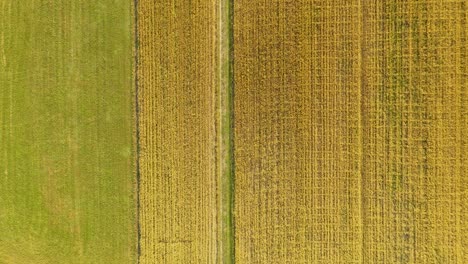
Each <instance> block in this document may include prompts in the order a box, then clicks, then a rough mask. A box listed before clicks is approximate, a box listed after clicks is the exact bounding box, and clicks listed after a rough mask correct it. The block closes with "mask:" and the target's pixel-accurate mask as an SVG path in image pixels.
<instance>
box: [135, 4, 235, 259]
mask: <svg viewBox="0 0 468 264" xmlns="http://www.w3.org/2000/svg"><path fill="white" fill-rule="evenodd" d="M221 10H222V9H221V6H220V3H219V1H175V0H171V1H150V0H143V1H139V3H138V6H137V40H138V46H137V55H138V65H137V78H138V85H137V89H138V100H139V121H138V124H139V125H138V127H139V135H140V143H139V145H140V151H139V160H140V179H141V180H140V199H139V200H140V214H139V219H140V221H139V225H140V248H141V249H140V250H141V255H140V263H221V261H222V259H224V258H229V257H230V255H229V253H228V252H226V250H224V248H227V250H229V245H227V246H224V242H223V241H225V237H226V236H223V234H224V233H227V232H229V230H230V229H229V226H226V225H225V223H227V219H229V211H226V210H225V209H226V208H225V207H224V206H223V204H228V203H226V202H227V200H226V198H224V197H223V196H221V193H224V192H220V190H221V189H222V188H226V183H224V182H222V181H221V178H220V175H222V174H224V173H225V172H226V171H228V168H226V166H227V165H226V164H227V163H226V162H224V157H226V154H225V153H227V152H228V149H227V150H226V146H224V145H225V142H223V141H222V139H221V138H220V137H219V135H220V133H221V129H222V127H225V122H224V121H223V120H225V119H226V113H224V111H220V109H222V107H221V104H223V106H224V105H225V104H226V103H227V101H226V98H227V94H226V93H225V92H223V93H221V92H220V88H221V87H225V85H226V79H225V78H226V73H225V72H226V70H223V72H221V70H220V69H221V60H222V57H223V58H224V59H226V58H225V56H226V50H220V47H221V45H220V39H221V34H224V33H223V32H222V31H221V30H220V28H221V21H220V14H221ZM221 53H222V54H224V55H223V56H220V54H221ZM224 69H225V67H224ZM224 131H227V132H228V133H229V129H228V128H226V129H224Z"/></svg>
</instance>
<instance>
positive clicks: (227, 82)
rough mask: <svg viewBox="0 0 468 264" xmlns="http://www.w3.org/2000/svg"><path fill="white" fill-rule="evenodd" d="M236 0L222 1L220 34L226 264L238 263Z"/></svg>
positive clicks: (223, 248) (223, 258) (222, 256)
mask: <svg viewBox="0 0 468 264" xmlns="http://www.w3.org/2000/svg"><path fill="white" fill-rule="evenodd" d="M232 11H233V9H232V1H231V0H223V1H222V2H221V4H220V36H219V45H220V49H219V52H220V54H219V56H220V63H219V65H220V69H219V71H220V72H219V74H220V76H219V79H220V86H219V89H220V91H219V95H220V109H219V111H220V123H221V131H220V152H219V158H220V193H221V208H220V210H221V219H220V221H221V224H220V225H221V234H220V235H221V245H220V252H221V254H220V259H221V262H222V263H228V264H230V263H234V262H235V254H234V250H235V247H234V244H235V242H234V237H235V236H234V231H235V230H234V215H233V210H234V151H233V147H234V146H233V117H234V116H233V114H234V111H233V94H234V85H233V83H234V82H233V65H232V64H233V57H232V51H233V45H232V44H233V41H232V40H233V36H232V32H233V31H232V27H233V25H232Z"/></svg>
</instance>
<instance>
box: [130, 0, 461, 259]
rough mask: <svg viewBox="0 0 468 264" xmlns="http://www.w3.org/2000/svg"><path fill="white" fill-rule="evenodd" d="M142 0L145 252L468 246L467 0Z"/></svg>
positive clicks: (401, 250) (374, 255)
mask: <svg viewBox="0 0 468 264" xmlns="http://www.w3.org/2000/svg"><path fill="white" fill-rule="evenodd" d="M138 3H139V4H138V6H137V9H136V14H137V21H136V22H137V24H136V26H137V27H136V29H137V35H136V37H137V40H138V44H139V45H138V46H137V60H138V64H137V65H136V67H137V71H136V74H137V75H136V78H137V84H138V85H137V90H138V94H137V98H138V103H139V105H138V108H139V113H138V116H139V120H138V130H139V158H138V160H139V168H140V170H139V177H140V183H139V197H140V199H139V208H140V211H139V212H140V213H139V231H140V233H139V245H140V246H139V247H140V254H139V260H140V263H230V262H231V261H235V262H236V263H249V264H250V263H281V264H283V263H294V264H296V263H465V262H466V255H467V249H466V248H468V245H467V242H466V238H465V237H466V234H467V232H468V230H467V226H468V225H467V224H466V216H467V212H466V209H465V207H466V205H467V197H466V186H467V177H466V175H467V169H466V165H467V157H466V153H467V150H468V149H467V144H466V138H467V133H466V131H467V125H468V122H467V120H466V116H467V114H468V113H467V106H468V102H467V88H468V87H467V83H466V78H467V69H466V63H467V56H466V49H467V47H466V37H467V30H468V29H467V25H466V19H467V9H466V8H467V7H466V5H467V3H466V1H462V0H453V1H435V0H423V1H415V0H410V1H403V0H388V1H364V0H351V1H345V0H331V1H324V0H316V1H311V0H273V1H247V0H236V1H227V0H226V1H215V0H213V1H186V2H182V1H175V0H171V1H149V0H144V1H138ZM231 4H232V5H233V6H232V7H233V16H232V17H230V16H229V8H231V6H230V5H231ZM230 19H232V20H231V21H230ZM231 30H232V35H230V33H231ZM231 37H232V39H231ZM231 41H233V43H231ZM230 45H233V47H234V49H233V50H232V51H233V52H230V51H229V47H230ZM230 56H233V57H232V58H233V64H232V65H230ZM230 66H232V67H233V75H231V72H230V70H231V68H230ZM231 81H233V82H234V88H233V89H234V90H231V88H232V87H231V86H230V85H231ZM232 92H234V93H232ZM231 100H232V101H231ZM232 102H233V106H232V105H231V103H232ZM231 111H233V112H231ZM232 114H233V116H234V119H233V120H232ZM231 123H232V124H233V128H231ZM231 137H233V138H231ZM231 140H232V141H231ZM231 151H234V152H233V158H234V159H233V161H234V167H235V173H234V174H232V170H233V167H231V165H232V164H231V162H232V161H231V160H230V158H231V154H232V153H231ZM233 181H234V182H233ZM232 184H234V185H232ZM233 186H234V187H235V188H234V201H232V197H231V191H232V190H233V189H232V187H233ZM233 202H234V203H233ZM233 205H234V208H232V206H233ZM231 212H233V213H234V222H231V221H232V217H231ZM232 239H234V240H232Z"/></svg>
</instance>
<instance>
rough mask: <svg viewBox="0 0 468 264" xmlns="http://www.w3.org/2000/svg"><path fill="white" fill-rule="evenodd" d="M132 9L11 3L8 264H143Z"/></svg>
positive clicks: (2, 61)
mask: <svg viewBox="0 0 468 264" xmlns="http://www.w3.org/2000/svg"><path fill="white" fill-rule="evenodd" d="M131 24H132V14H131V3H129V2H128V1H125V0H102V1H87V0H78V1H68V0H55V1H51V0H48V1H38V0H24V1H13V0H3V1H0V181H1V183H0V263H7V264H46V263H47V264H49V263H134V262H135V261H136V245H137V243H136V242H137V241H136V238H137V236H136V225H135V222H136V221H135V216H136V206H135V204H136V199H135V198H136V197H135V196H134V193H135V192H134V190H135V179H134V162H133V160H134V159H133V150H132V149H133V143H132V142H133V141H134V136H133V133H132V132H133V130H134V129H133V128H134V119H133V112H134V111H133V99H132V98H133V96H132V94H133V92H132V89H133V84H132V64H131V62H132V33H131V32H132V31H131V29H132V27H131Z"/></svg>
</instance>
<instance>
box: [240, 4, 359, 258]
mask: <svg viewBox="0 0 468 264" xmlns="http://www.w3.org/2000/svg"><path fill="white" fill-rule="evenodd" d="M309 2H310V1H273V2H268V3H267V2H259V1H242V0H241V1H235V2H234V80H235V97H234V110H235V112H234V117H235V119H234V131H235V132H234V139H235V140H234V147H235V155H234V158H235V169H236V170H235V232H236V233H235V234H236V238H235V239H236V240H235V241H236V247H235V252H236V253H235V255H236V263H360V261H361V245H362V226H361V213H360V212H361V202H360V197H361V173H360V166H361V158H360V157H361V155H362V152H361V129H360V111H361V106H360V98H361V89H360V88H361V79H360V72H361V67H360V29H359V23H360V21H361V17H360V9H359V8H360V7H359V1H316V4H314V5H311V4H309ZM253 47H255V48H253Z"/></svg>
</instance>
